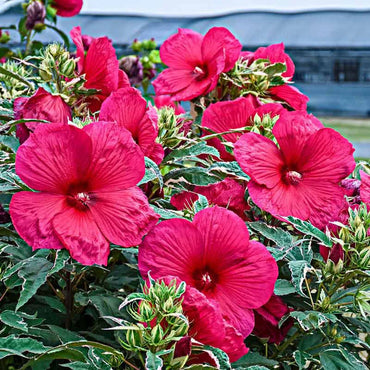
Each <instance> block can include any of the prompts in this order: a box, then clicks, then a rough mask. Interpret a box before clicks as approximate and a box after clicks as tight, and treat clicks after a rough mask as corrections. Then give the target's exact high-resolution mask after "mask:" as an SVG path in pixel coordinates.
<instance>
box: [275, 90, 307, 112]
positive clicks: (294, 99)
mask: <svg viewBox="0 0 370 370" xmlns="http://www.w3.org/2000/svg"><path fill="white" fill-rule="evenodd" d="M269 93H270V95H271V96H272V97H273V98H275V99H276V100H282V101H284V102H287V103H288V104H289V105H290V106H291V107H292V108H293V109H295V110H298V111H305V110H306V109H307V103H308V101H309V99H308V97H307V96H306V95H304V94H302V93H301V92H300V91H299V90H298V89H297V88H296V87H294V86H291V85H281V86H275V87H272V88H270V89H269Z"/></svg>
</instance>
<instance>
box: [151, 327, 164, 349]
mask: <svg viewBox="0 0 370 370" xmlns="http://www.w3.org/2000/svg"><path fill="white" fill-rule="evenodd" d="M163 336H164V332H163V329H162V326H161V324H157V325H156V326H155V327H154V328H153V329H152V333H151V337H152V341H153V344H154V345H158V344H160V343H161V341H162V339H163Z"/></svg>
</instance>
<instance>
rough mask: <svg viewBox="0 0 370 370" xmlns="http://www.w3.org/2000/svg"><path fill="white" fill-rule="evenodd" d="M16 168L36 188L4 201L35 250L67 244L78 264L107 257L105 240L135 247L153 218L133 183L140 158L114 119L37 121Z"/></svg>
mask: <svg viewBox="0 0 370 370" xmlns="http://www.w3.org/2000/svg"><path fill="white" fill-rule="evenodd" d="M16 172H17V174H18V175H19V177H20V178H21V179H22V180H23V181H24V182H25V183H26V184H27V185H28V186H29V187H30V188H32V189H35V190H36V191H38V192H30V191H21V192H19V193H16V194H14V195H13V197H12V200H11V203H10V207H9V210H10V215H11V218H12V220H13V224H14V227H15V229H16V230H17V232H18V233H19V235H20V236H21V237H22V238H23V239H24V240H25V241H26V242H27V243H28V244H29V245H31V246H32V248H33V249H39V248H51V249H61V248H66V249H68V250H69V252H70V253H71V256H72V257H73V258H74V259H76V260H77V261H78V262H80V263H82V264H85V265H91V264H94V263H97V264H107V259H108V255H109V242H108V240H109V241H111V242H112V243H114V244H118V245H122V246H124V247H129V246H135V245H137V244H138V243H140V241H141V238H142V236H143V235H144V234H145V233H146V232H147V231H148V230H149V229H150V228H151V227H152V226H153V225H154V224H155V223H156V221H157V219H158V216H157V215H156V214H155V213H154V212H153V211H152V210H151V208H150V207H149V204H148V201H147V198H146V197H145V196H144V194H143V193H142V191H141V190H140V189H139V188H138V187H137V186H136V184H137V183H138V182H139V181H140V180H141V178H142V177H143V176H144V172H145V165H144V157H143V155H142V153H141V151H140V149H139V147H138V146H137V145H136V144H135V143H134V142H133V140H132V137H131V135H130V134H129V133H128V132H127V131H126V130H122V129H120V127H118V126H117V125H116V124H114V123H100V122H95V123H92V124H90V125H87V126H85V127H84V128H83V129H79V128H77V127H75V126H71V125H61V124H57V123H52V124H49V125H40V126H39V127H38V128H37V129H36V130H35V133H34V134H32V135H31V137H30V138H29V139H28V140H27V141H26V142H25V143H24V144H23V145H21V146H20V148H19V149H18V152H17V156H16Z"/></svg>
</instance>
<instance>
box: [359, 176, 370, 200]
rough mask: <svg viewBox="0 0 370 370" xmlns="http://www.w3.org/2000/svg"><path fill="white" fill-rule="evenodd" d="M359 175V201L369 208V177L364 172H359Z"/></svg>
mask: <svg viewBox="0 0 370 370" xmlns="http://www.w3.org/2000/svg"><path fill="white" fill-rule="evenodd" d="M360 175H361V186H360V197H361V201H362V202H364V203H366V204H368V205H369V206H370V175H367V174H366V173H365V172H364V171H360Z"/></svg>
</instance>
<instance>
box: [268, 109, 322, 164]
mask: <svg viewBox="0 0 370 370" xmlns="http://www.w3.org/2000/svg"><path fill="white" fill-rule="evenodd" d="M323 127H324V126H323V124H322V123H321V122H320V121H319V120H318V119H317V118H315V117H314V116H313V115H312V114H307V113H306V112H288V111H283V112H281V114H280V118H279V119H278V121H277V122H276V124H275V126H274V128H273V129H272V133H273V134H274V136H275V138H276V140H277V142H278V143H279V145H280V149H281V151H282V153H283V155H284V158H285V161H286V163H287V165H288V166H294V165H297V163H298V162H299V161H300V158H301V152H302V150H303V148H304V146H305V144H306V141H307V140H308V138H309V137H310V136H311V135H312V134H313V133H315V132H316V131H317V130H319V129H321V128H323Z"/></svg>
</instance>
